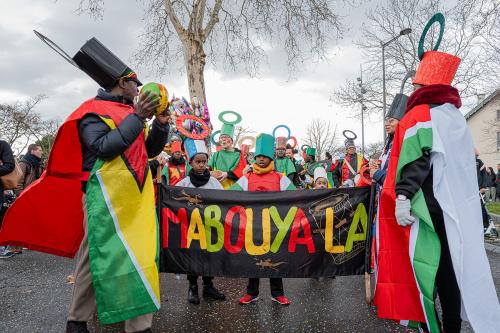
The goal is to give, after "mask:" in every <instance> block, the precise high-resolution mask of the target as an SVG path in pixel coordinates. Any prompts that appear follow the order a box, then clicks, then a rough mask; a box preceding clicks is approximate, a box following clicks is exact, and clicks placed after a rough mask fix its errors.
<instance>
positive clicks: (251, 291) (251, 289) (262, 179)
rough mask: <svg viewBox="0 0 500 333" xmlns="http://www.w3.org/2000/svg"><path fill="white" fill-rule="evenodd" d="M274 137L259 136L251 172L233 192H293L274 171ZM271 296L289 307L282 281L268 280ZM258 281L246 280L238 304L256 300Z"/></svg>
mask: <svg viewBox="0 0 500 333" xmlns="http://www.w3.org/2000/svg"><path fill="white" fill-rule="evenodd" d="M273 159H274V137H273V136H272V135H269V134H259V135H258V136H257V142H256V147H255V163H254V164H253V165H252V168H251V170H250V171H249V172H248V173H246V174H245V175H243V177H241V178H240V179H239V180H238V182H236V184H234V185H233V186H232V187H231V190H235V191H254V192H271V191H287V190H295V186H294V185H293V184H292V182H291V181H290V179H288V177H286V176H283V175H282V174H281V173H279V172H277V171H275V170H274V161H273ZM269 281H270V284H271V296H272V300H273V301H274V302H277V303H279V304H281V305H289V304H290V301H289V300H288V298H286V297H285V296H284V291H283V280H282V279H281V278H270V279H269ZM258 296H259V279H258V278H250V279H248V286H247V293H246V294H245V295H244V296H243V297H242V298H241V299H240V304H248V303H252V302H255V301H257V300H258V298H259V297H258Z"/></svg>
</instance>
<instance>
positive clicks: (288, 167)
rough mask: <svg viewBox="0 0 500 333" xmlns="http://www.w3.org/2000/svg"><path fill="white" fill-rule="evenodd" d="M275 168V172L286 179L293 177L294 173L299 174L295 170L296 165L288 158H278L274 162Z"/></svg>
mask: <svg viewBox="0 0 500 333" xmlns="http://www.w3.org/2000/svg"><path fill="white" fill-rule="evenodd" d="M274 166H275V170H276V171H278V172H279V173H281V174H282V175H283V176H285V177H286V176H289V175H291V174H292V173H294V172H297V170H296V169H295V165H294V164H293V162H292V161H291V160H290V159H289V158H287V157H283V158H276V159H275V160H274Z"/></svg>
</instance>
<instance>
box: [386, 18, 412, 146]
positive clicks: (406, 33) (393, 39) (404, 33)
mask: <svg viewBox="0 0 500 333" xmlns="http://www.w3.org/2000/svg"><path fill="white" fill-rule="evenodd" d="M410 32H411V29H410V28H406V29H403V30H401V31H400V32H399V35H397V36H395V37H393V38H392V39H391V40H389V41H388V42H385V43H384V42H380V45H381V46H382V94H383V96H382V103H383V105H384V113H383V114H382V129H383V131H384V142H385V137H386V133H385V126H384V117H385V114H386V108H387V105H386V89H385V47H386V46H387V45H389V44H391V43H392V42H394V41H395V40H396V39H398V38H399V37H401V36H404V35H408V34H409V33H410Z"/></svg>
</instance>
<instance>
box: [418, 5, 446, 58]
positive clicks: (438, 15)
mask: <svg viewBox="0 0 500 333" xmlns="http://www.w3.org/2000/svg"><path fill="white" fill-rule="evenodd" d="M436 22H439V38H438V40H437V42H436V44H435V45H434V47H433V48H432V50H433V51H437V50H438V49H439V46H440V45H441V41H442V40H443V35H444V25H445V19H444V15H443V14H442V13H436V14H434V15H433V16H432V17H431V19H430V20H429V22H427V24H426V25H425V28H424V31H422V35H420V41H419V42H418V58H419V59H420V60H422V58H423V57H424V53H425V51H424V41H425V37H426V36H427V33H428V32H429V29H430V28H431V26H432V25H433V24H434V23H436Z"/></svg>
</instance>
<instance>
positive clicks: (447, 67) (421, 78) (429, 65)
mask: <svg viewBox="0 0 500 333" xmlns="http://www.w3.org/2000/svg"><path fill="white" fill-rule="evenodd" d="M435 22H439V25H440V31H439V38H438V40H437V42H436V45H435V46H434V48H433V50H432V51H427V52H424V41H425V36H426V35H427V32H428V31H429V29H430V27H431V26H432V24H434V23H435ZM444 25H445V19H444V15H443V14H441V13H436V14H435V15H434V16H432V18H431V19H430V20H429V22H427V25H426V26H425V28H424V31H422V35H421V36H420V41H419V45H418V56H419V58H420V64H419V66H418V69H417V73H416V74H415V78H414V79H413V83H414V84H421V85H424V86H428V85H432V84H447V85H451V82H452V81H453V78H454V77H455V74H456V73H457V70H458V66H459V65H460V61H461V60H460V58H458V57H456V56H454V55H451V54H448V53H444V52H439V51H438V48H439V45H440V44H441V40H442V38H443V34H444Z"/></svg>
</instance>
